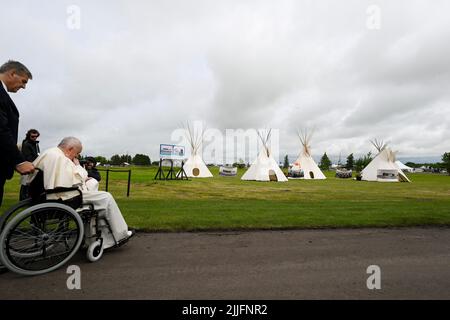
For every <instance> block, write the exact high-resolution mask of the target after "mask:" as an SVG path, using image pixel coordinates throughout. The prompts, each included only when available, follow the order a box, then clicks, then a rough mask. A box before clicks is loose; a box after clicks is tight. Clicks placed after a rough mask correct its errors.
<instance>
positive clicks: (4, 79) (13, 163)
mask: <svg viewBox="0 0 450 320" xmlns="http://www.w3.org/2000/svg"><path fill="white" fill-rule="evenodd" d="M32 78H33V76H32V75H31V72H30V71H29V70H28V69H27V67H25V66H24V65H23V64H21V63H20V62H17V61H12V60H10V61H8V62H6V63H5V64H3V65H2V66H1V67H0V82H1V84H0V205H1V204H2V200H3V187H4V185H5V182H6V180H9V179H11V178H12V176H13V174H14V170H16V171H17V172H19V173H20V174H27V173H31V172H33V171H34V166H33V164H32V163H31V162H29V161H26V160H25V158H24V157H23V155H22V153H21V152H20V151H19V149H18V147H17V131H18V129H19V111H18V110H17V108H16V106H15V104H14V102H13V101H12V99H11V97H10V96H9V94H8V92H13V93H14V92H17V91H19V90H20V89H25V87H26V85H27V82H28V80H29V79H32Z"/></svg>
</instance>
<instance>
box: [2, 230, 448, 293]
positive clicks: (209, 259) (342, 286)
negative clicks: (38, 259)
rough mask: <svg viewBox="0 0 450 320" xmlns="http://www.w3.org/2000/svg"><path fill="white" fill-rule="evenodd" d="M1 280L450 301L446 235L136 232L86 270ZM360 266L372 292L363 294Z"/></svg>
mask: <svg viewBox="0 0 450 320" xmlns="http://www.w3.org/2000/svg"><path fill="white" fill-rule="evenodd" d="M70 264H76V265H78V266H79V267H80V268H81V289H80V290H69V289H67V286H66V281H67V278H68V276H69V275H68V274H67V273H66V267H67V266H66V267H64V268H62V269H59V270H57V271H54V272H52V273H50V274H46V275H42V276H37V277H23V276H19V275H16V274H13V273H11V272H8V273H5V274H1V275H0V299H450V228H411V229H410V228H407V229H340V230H295V231H255V232H204V233H148V234H145V233H138V234H137V235H136V237H135V238H133V239H132V241H130V243H128V244H127V245H125V246H124V247H122V248H118V249H115V250H113V251H109V252H107V253H105V255H104V257H103V258H102V259H101V260H100V261H98V262H96V263H89V262H87V261H86V259H85V258H84V256H83V255H82V254H81V253H80V254H79V255H77V256H76V257H74V258H73V259H72V261H71V262H70ZM369 265H378V266H379V267H380V268H381V289H380V290H369V289H367V286H366V280H367V278H368V277H369V274H367V273H366V271H367V267H368V266H369Z"/></svg>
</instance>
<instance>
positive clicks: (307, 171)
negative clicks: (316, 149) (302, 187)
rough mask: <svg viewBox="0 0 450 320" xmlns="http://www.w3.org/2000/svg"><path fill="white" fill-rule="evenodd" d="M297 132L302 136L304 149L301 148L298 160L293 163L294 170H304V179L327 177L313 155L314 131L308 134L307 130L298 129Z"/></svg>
mask: <svg viewBox="0 0 450 320" xmlns="http://www.w3.org/2000/svg"><path fill="white" fill-rule="evenodd" d="M297 134H298V137H299V138H300V142H301V144H302V149H301V150H300V155H299V156H298V158H297V160H295V162H294V163H293V164H292V170H293V171H298V170H303V175H304V176H303V178H304V179H326V177H325V175H324V174H323V172H322V171H321V170H320V168H319V167H318V166H317V163H316V162H315V161H314V159H313V158H312V157H311V145H310V141H311V136H312V133H311V134H309V135H308V133H307V131H306V130H305V132H300V131H298V132H297Z"/></svg>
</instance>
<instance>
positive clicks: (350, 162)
mask: <svg viewBox="0 0 450 320" xmlns="http://www.w3.org/2000/svg"><path fill="white" fill-rule="evenodd" d="M372 160H373V156H372V153H371V152H369V153H367V154H366V155H364V156H362V157H359V158H358V159H355V157H354V155H353V153H351V154H349V155H348V157H347V161H346V163H345V165H343V164H340V163H338V166H340V167H341V168H346V169H347V170H355V171H356V172H361V171H362V169H364V168H365V167H366V166H367V165H368V164H369V163H370V161H372ZM318 165H319V168H320V169H321V170H328V169H330V167H331V165H332V163H331V160H330V158H329V157H328V155H327V153H326V152H325V153H324V154H323V156H322V158H321V159H320V162H319V164H318ZM406 165H407V166H409V167H412V168H419V167H421V166H426V167H431V168H436V169H446V170H447V173H448V174H449V175H450V152H446V153H444V154H443V155H442V162H438V163H431V164H430V163H413V162H407V163H406ZM283 168H289V159H288V156H287V155H286V156H285V157H284V163H283Z"/></svg>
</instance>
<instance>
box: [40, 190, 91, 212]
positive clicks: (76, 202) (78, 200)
mask: <svg viewBox="0 0 450 320" xmlns="http://www.w3.org/2000/svg"><path fill="white" fill-rule="evenodd" d="M69 191H78V193H79V194H78V195H77V196H74V197H72V198H70V199H67V200H61V202H62V203H64V204H67V205H68V206H69V207H72V208H73V209H77V208H79V207H80V206H81V205H82V203H83V193H82V192H81V190H80V189H79V188H78V187H69V188H66V187H57V188H55V189H48V190H45V191H44V192H43V193H42V196H43V197H45V196H46V195H48V194H54V193H64V192H69Z"/></svg>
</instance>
